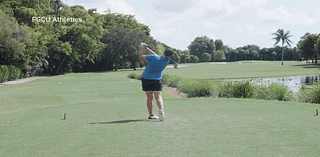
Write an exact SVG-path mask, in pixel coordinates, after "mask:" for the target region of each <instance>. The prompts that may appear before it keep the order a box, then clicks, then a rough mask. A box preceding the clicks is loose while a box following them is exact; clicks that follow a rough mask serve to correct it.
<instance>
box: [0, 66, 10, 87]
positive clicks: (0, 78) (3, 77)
mask: <svg viewBox="0 0 320 157" xmlns="http://www.w3.org/2000/svg"><path fill="white" fill-rule="evenodd" d="M8 78H9V70H8V66H7V65H0V83H2V82H6V81H8Z"/></svg>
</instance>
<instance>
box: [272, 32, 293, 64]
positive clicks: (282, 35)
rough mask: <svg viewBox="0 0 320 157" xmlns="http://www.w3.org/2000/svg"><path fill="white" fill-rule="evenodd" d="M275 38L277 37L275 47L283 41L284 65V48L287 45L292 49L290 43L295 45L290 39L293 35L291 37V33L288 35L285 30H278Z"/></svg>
mask: <svg viewBox="0 0 320 157" xmlns="http://www.w3.org/2000/svg"><path fill="white" fill-rule="evenodd" d="M272 35H273V36H275V37H274V38H272V39H274V40H276V43H274V45H273V46H275V45H277V44H278V43H279V42H280V40H281V41H282V64H281V65H283V48H284V44H285V43H287V45H288V46H289V47H291V44H290V43H293V42H292V41H291V40H290V39H289V38H290V37H292V36H293V35H290V31H287V32H286V33H284V30H283V29H278V30H277V32H275V33H272Z"/></svg>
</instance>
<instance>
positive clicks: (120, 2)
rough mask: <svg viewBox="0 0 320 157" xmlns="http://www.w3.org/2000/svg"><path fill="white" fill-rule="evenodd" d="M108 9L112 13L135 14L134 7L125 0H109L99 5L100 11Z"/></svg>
mask: <svg viewBox="0 0 320 157" xmlns="http://www.w3.org/2000/svg"><path fill="white" fill-rule="evenodd" d="M108 9H110V10H111V12H112V13H121V14H131V15H135V12H134V9H133V7H131V6H129V5H128V3H127V2H126V1H125V0H107V1H105V3H104V4H103V5H102V6H101V7H98V12H99V13H101V14H104V13H105V12H104V11H106V10H108Z"/></svg>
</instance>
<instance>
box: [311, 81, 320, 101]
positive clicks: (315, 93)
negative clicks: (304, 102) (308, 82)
mask: <svg viewBox="0 0 320 157" xmlns="http://www.w3.org/2000/svg"><path fill="white" fill-rule="evenodd" d="M311 93H312V102H314V103H317V104H320V84H316V85H313V87H312V88H311Z"/></svg>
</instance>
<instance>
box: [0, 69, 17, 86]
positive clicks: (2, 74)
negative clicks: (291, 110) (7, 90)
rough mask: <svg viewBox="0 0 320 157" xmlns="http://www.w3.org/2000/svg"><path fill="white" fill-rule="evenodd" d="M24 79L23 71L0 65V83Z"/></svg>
mask: <svg viewBox="0 0 320 157" xmlns="http://www.w3.org/2000/svg"><path fill="white" fill-rule="evenodd" d="M21 77H22V71H21V69H20V68H17V67H15V66H13V65H0V83H2V82H6V81H11V80H15V79H19V78H21Z"/></svg>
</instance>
